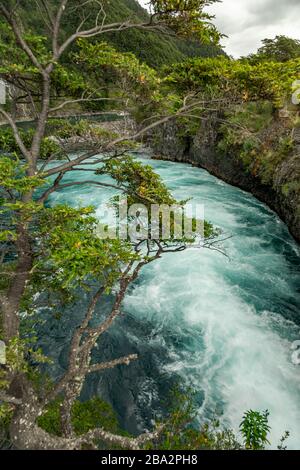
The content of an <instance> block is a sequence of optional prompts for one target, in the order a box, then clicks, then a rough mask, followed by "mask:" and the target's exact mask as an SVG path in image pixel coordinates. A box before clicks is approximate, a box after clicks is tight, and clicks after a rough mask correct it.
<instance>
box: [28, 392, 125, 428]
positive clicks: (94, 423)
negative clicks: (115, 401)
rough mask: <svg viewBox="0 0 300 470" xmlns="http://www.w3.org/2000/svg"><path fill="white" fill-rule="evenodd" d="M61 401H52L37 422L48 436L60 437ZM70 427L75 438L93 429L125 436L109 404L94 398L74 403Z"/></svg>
mask: <svg viewBox="0 0 300 470" xmlns="http://www.w3.org/2000/svg"><path fill="white" fill-rule="evenodd" d="M61 403H62V399H61V398H59V399H57V400H55V401H53V402H52V403H51V404H50V405H49V406H48V408H47V410H46V412H45V413H44V414H43V415H42V416H40V417H39V418H38V420H37V423H38V425H39V426H40V427H41V428H42V429H44V430H45V431H47V432H48V433H49V434H53V435H56V436H61V434H62V431H61V420H60V406H61ZM72 425H73V428H74V431H75V434H76V435H77V436H80V435H82V434H85V433H86V432H88V431H90V430H91V429H94V428H103V429H104V430H105V431H109V432H112V433H115V434H120V435H127V433H126V432H125V431H123V430H122V429H121V428H120V426H119V422H118V419H117V416H116V414H115V412H114V410H113V408H112V407H111V405H110V404H109V403H106V402H104V401H103V400H101V399H100V398H98V397H96V398H93V399H91V400H89V401H86V402H80V401H75V403H74V405H73V408H72Z"/></svg>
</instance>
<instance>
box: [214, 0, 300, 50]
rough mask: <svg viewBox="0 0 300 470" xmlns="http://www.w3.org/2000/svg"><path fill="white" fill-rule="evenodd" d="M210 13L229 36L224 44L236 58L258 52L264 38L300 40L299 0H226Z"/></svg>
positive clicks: (217, 24) (216, 5)
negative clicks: (280, 37) (283, 36)
mask: <svg viewBox="0 0 300 470" xmlns="http://www.w3.org/2000/svg"><path fill="white" fill-rule="evenodd" d="M209 11H210V12H212V13H214V14H215V15H216V18H215V24H216V26H217V27H218V28H219V30H220V31H221V32H222V33H224V34H226V35H227V36H228V38H227V39H224V40H223V41H222V43H223V44H224V46H225V50H226V52H227V53H228V54H230V55H233V56H234V57H239V56H241V55H247V54H249V53H251V52H255V51H256V50H257V49H258V47H260V45H261V40H262V39H264V38H274V37H275V36H276V35H281V34H283V35H286V36H289V37H293V38H295V39H299V38H300V1H299V0H238V1H237V0H223V2H222V3H218V4H215V5H213V6H211V7H210V8H209Z"/></svg>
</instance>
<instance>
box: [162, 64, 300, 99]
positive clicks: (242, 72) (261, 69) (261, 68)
mask: <svg viewBox="0 0 300 470" xmlns="http://www.w3.org/2000/svg"><path fill="white" fill-rule="evenodd" d="M299 74H300V59H295V60H290V61H288V62H285V63H277V62H261V63H257V64H254V65H252V64H251V63H249V62H247V61H243V60H230V59H227V58H224V57H217V58H208V59H190V60H187V61H185V62H183V63H182V64H176V65H175V66H174V67H172V69H169V68H166V69H165V83H166V84H168V85H169V86H171V88H172V89H174V88H175V89H176V90H178V91H179V92H180V93H182V94H184V93H188V92H197V93H202V94H204V95H206V96H208V97H209V96H213V97H214V98H218V97H221V98H224V97H230V98H231V101H235V100H236V101H243V102H251V101H260V100H263V101H265V100H268V101H271V102H272V103H273V105H274V107H275V108H280V107H282V106H283V104H284V103H285V100H286V98H287V97H290V95H291V90H292V84H293V82H294V81H295V80H296V79H297V78H299Z"/></svg>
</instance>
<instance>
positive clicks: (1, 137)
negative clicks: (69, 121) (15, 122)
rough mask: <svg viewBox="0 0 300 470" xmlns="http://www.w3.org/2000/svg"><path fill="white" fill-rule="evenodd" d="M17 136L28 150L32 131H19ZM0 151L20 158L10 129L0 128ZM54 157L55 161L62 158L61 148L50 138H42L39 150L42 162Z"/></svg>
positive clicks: (32, 134)
mask: <svg viewBox="0 0 300 470" xmlns="http://www.w3.org/2000/svg"><path fill="white" fill-rule="evenodd" d="M19 134H20V137H21V139H22V141H23V142H24V145H25V146H26V147H27V148H30V146H31V144H32V139H33V136H34V130H33V129H28V130H24V129H19ZM0 150H1V151H2V152H7V153H10V154H15V155H18V156H19V157H22V155H21V152H20V149H19V147H18V145H17V143H16V139H15V137H14V134H13V131H12V129H11V128H10V127H1V128H0ZM53 155H55V157H56V158H57V159H59V158H60V157H62V155H63V153H62V150H61V147H60V146H59V145H58V144H57V143H56V142H55V141H54V140H53V139H51V138H50V137H44V138H43V140H42V144H41V149H40V158H41V159H42V160H48V158H50V157H51V156H53Z"/></svg>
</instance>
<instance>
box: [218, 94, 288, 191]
mask: <svg viewBox="0 0 300 470" xmlns="http://www.w3.org/2000/svg"><path fill="white" fill-rule="evenodd" d="M292 126H293V123H292V122H291V123H289V126H287V125H286V126H285V127H280V128H278V125H276V121H274V117H273V112H272V105H271V103H270V102H267V101H266V102H263V101H261V102H253V103H245V104H244V105H239V106H233V107H232V108H231V109H229V110H228V111H227V113H226V122H225V123H224V124H222V125H221V126H220V130H219V137H220V138H219V142H218V151H219V152H220V153H221V154H222V155H224V156H225V155H227V156H228V155H231V157H233V156H235V158H236V157H237V158H239V159H240V160H241V162H242V163H243V165H244V168H245V169H246V170H247V171H248V172H249V173H251V174H252V175H253V176H255V177H258V178H259V179H260V180H261V182H262V183H263V184H269V185H271V186H272V185H273V183H274V181H275V178H276V174H277V170H278V168H279V166H280V164H281V163H282V162H284V161H285V160H287V158H288V157H290V156H291V155H292V154H293V152H294V148H295V144H294V140H293V138H292ZM287 188H288V187H287V186H286V185H285V190H287Z"/></svg>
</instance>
